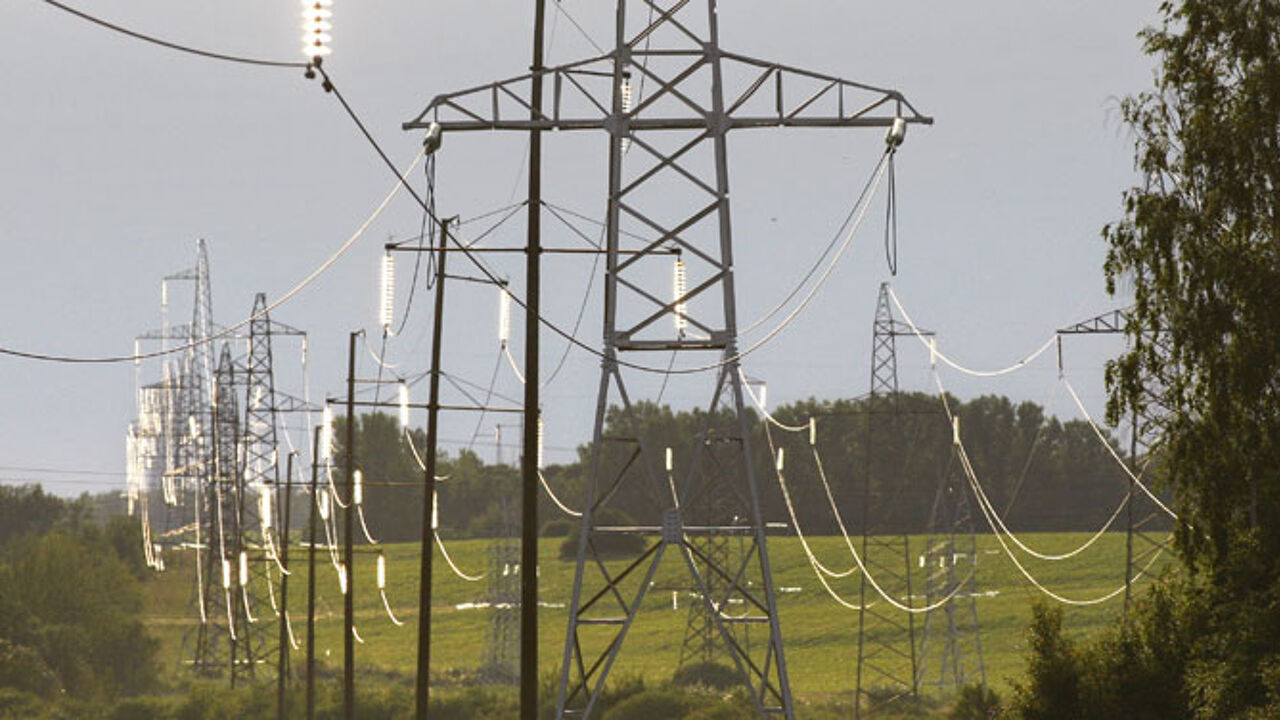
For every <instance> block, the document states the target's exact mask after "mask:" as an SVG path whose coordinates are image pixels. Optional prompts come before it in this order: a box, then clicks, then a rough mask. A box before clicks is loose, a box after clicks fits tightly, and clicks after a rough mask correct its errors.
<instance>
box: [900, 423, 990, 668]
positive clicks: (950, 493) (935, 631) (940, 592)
mask: <svg viewBox="0 0 1280 720" xmlns="http://www.w3.org/2000/svg"><path fill="white" fill-rule="evenodd" d="M959 437H960V424H959V418H958V417H957V418H956V420H955V422H954V424H953V426H952V448H951V456H950V457H949V458H948V460H947V467H946V469H945V471H944V472H943V474H942V479H941V482H940V484H939V486H938V493H937V495H936V496H935V498H934V501H933V509H932V510H931V512H930V515H929V533H928V535H927V536H926V539H925V542H926V547H925V553H924V555H922V556H921V558H920V565H921V566H922V568H923V570H924V574H925V602H926V603H927V604H929V605H932V604H934V603H936V602H938V601H940V600H942V599H943V598H949V599H948V600H947V601H946V602H945V603H943V604H942V605H941V606H939V607H938V608H936V609H934V610H931V611H930V612H928V613H926V614H925V616H924V636H923V638H922V640H921V642H920V652H919V654H918V655H919V665H918V668H917V674H916V684H917V685H932V686H934V687H936V688H939V689H942V688H947V687H949V688H953V689H959V688H961V687H963V686H965V685H968V684H971V683H974V682H978V683H980V684H982V685H984V686H985V685H986V684H987V673H986V668H985V666H984V664H983V660H982V628H981V626H980V625H979V624H978V541H977V538H976V536H975V535H974V521H973V507H972V505H970V503H969V497H970V494H971V493H970V489H969V482H968V477H967V476H966V475H965V473H964V469H963V468H962V467H961V464H960V463H961V461H960V457H959V452H958V450H959V448H958V446H959V443H960V440H959Z"/></svg>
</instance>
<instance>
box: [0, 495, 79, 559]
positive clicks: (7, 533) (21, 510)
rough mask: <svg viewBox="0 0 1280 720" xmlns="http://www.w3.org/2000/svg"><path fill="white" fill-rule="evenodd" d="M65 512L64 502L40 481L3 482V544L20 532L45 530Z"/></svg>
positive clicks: (0, 530)
mask: <svg viewBox="0 0 1280 720" xmlns="http://www.w3.org/2000/svg"><path fill="white" fill-rule="evenodd" d="M65 512H66V505H65V503H63V502H62V500H60V499H58V498H57V497H55V496H53V495H50V494H48V493H46V492H45V491H44V489H43V488H41V487H40V486H39V485H17V486H8V485H2V486H0V546H3V545H5V544H7V543H8V542H9V541H10V540H12V539H13V538H16V537H18V536H20V535H25V534H27V533H42V532H45V531H46V530H48V529H49V528H51V527H53V525H54V524H55V523H57V522H58V521H59V520H61V519H62V517H63V515H64V514H65Z"/></svg>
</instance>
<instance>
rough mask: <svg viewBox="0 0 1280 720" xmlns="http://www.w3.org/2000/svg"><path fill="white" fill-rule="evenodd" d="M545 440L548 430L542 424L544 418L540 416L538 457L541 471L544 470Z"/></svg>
mask: <svg viewBox="0 0 1280 720" xmlns="http://www.w3.org/2000/svg"><path fill="white" fill-rule="evenodd" d="M545 440H546V428H545V426H544V425H543V424H542V416H541V415H539V416H538V454H537V456H536V458H537V461H538V469H539V470H541V469H542V468H543V455H542V448H543V442H544V441H545Z"/></svg>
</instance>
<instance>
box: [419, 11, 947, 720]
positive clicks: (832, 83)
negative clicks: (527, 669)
mask: <svg viewBox="0 0 1280 720" xmlns="http://www.w3.org/2000/svg"><path fill="white" fill-rule="evenodd" d="M717 5H718V3H717V1H716V0H701V1H700V2H690V0H641V1H629V0H617V3H616V11H615V25H614V43H613V50H612V51H610V52H608V53H605V54H603V55H601V56H599V57H595V58H590V59H587V60H583V61H579V62H573V63H569V64H566V65H561V66H558V67H554V68H547V69H545V70H538V71H536V72H537V76H538V77H539V78H541V79H542V80H543V81H545V82H547V83H549V87H550V88H551V90H552V100H551V102H550V107H549V108H548V109H546V110H545V111H542V112H538V111H537V110H535V103H534V102H533V101H531V100H526V98H530V97H531V90H532V82H531V81H532V78H533V77H534V75H532V74H527V75H523V76H520V77H516V78H513V79H510V80H505V81H500V82H497V83H491V84H488V85H484V86H480V87H477V88H472V89H470V90H464V91H462V92H458V93H453V94H448V95H442V96H438V97H436V98H435V99H434V100H433V101H432V102H431V103H430V105H428V107H427V109H426V110H425V111H423V113H422V114H420V115H419V116H418V118H417V119H415V120H414V121H412V122H410V123H406V125H405V127H406V128H427V127H428V126H429V125H430V124H431V123H432V122H433V121H434V122H437V123H438V124H439V126H440V127H441V128H442V129H443V131H444V133H445V134H446V135H447V134H448V133H450V132H453V131H460V130H531V129H545V130H603V131H605V132H606V133H608V136H609V145H608V147H609V162H608V190H607V208H606V267H607V273H606V280H605V297H604V327H603V350H602V353H601V356H602V360H601V375H600V383H599V390H598V395H597V403H596V417H595V426H594V431H593V435H592V450H591V457H590V460H589V464H588V472H589V475H588V479H587V484H586V485H587V488H586V497H585V505H584V508H583V517H582V532H581V536H580V542H579V548H578V553H577V569H576V571H575V576H574V585H573V594H572V597H571V599H570V603H569V623H568V628H567V632H566V637H565V644H564V662H563V665H562V666H561V677H560V690H559V697H558V698H557V713H556V714H557V717H561V718H563V717H595V716H596V714H597V713H596V707H597V706H596V702H597V700H598V699H599V697H600V694H601V693H602V692H603V690H604V687H605V682H606V680H607V678H608V675H609V672H610V671H611V670H612V669H613V666H614V664H615V661H616V660H617V658H618V656H619V653H620V652H621V650H622V648H623V647H624V646H625V640H626V636H627V633H628V632H629V631H630V629H631V627H632V624H633V623H634V621H635V620H636V618H637V615H638V614H639V612H640V609H641V606H642V605H643V603H644V601H645V597H646V594H647V592H648V590H649V589H650V582H651V581H652V578H653V577H654V575H655V573H656V571H657V568H658V565H659V563H660V561H661V560H662V558H663V557H664V556H665V555H666V554H667V552H668V551H670V552H672V553H674V554H676V556H677V558H678V562H680V563H681V564H683V565H684V566H685V567H686V568H687V570H688V571H689V573H690V576H691V577H692V579H693V585H694V586H695V587H697V588H698V590H699V593H700V594H701V597H702V602H704V603H706V604H707V607H708V610H709V612H710V614H711V617H712V618H713V619H714V622H715V625H716V630H717V633H718V635H719V637H720V639H721V641H722V642H723V643H724V646H725V647H726V650H727V652H728V654H729V656H730V657H731V658H732V660H733V663H734V666H735V667H736V668H737V670H738V672H739V673H740V675H741V677H742V680H743V683H744V684H745V685H747V686H748V687H749V689H750V691H751V697H752V699H753V701H754V703H755V707H756V710H757V711H758V713H759V714H760V715H761V716H762V717H764V716H771V715H780V716H784V717H786V718H794V716H795V714H794V709H793V704H792V697H791V689H790V682H789V680H788V677H787V664H786V657H785V654H784V652H783V645H782V631H781V627H780V625H779V622H778V614H777V605H776V598H775V593H774V586H773V576H772V571H771V568H770V565H769V554H768V550H767V547H766V542H765V527H764V519H763V517H762V516H761V510H760V500H759V492H760V491H759V484H758V478H757V474H756V473H757V471H756V468H755V467H754V465H753V462H752V453H751V447H750V422H751V420H750V416H749V414H748V413H747V412H746V411H745V408H744V402H743V399H744V398H743V388H742V378H741V374H740V372H739V354H738V353H739V348H738V324H737V316H736V312H737V304H736V301H735V297H734V274H733V235H732V225H731V222H730V208H729V169H728V149H727V144H726V140H727V136H728V133H729V131H730V130H731V129H739V128H765V127H827V128H835V127H892V126H894V125H895V124H898V125H901V124H903V123H909V122H910V123H927V122H930V120H929V118H926V117H924V116H922V115H920V114H919V113H917V112H916V111H915V109H914V108H912V106H911V105H910V104H909V103H908V102H907V101H906V99H905V98H904V97H903V96H902V95H901V94H900V93H898V92H896V91H893V90H885V89H880V88H874V87H870V86H866V85H861V84H858V83H853V82H849V81H845V80H841V79H839V78H835V77H831V76H827V75H821V74H817V73H811V72H808V71H803V70H798V69H795V68H790V67H786V66H783V65H779V64H777V63H773V62H766V61H761V60H757V59H754V58H750V57H746V56H743V55H738V54H735V53H730V52H726V51H724V50H722V49H721V48H720V40H719V26H718V17H717V11H718V8H717ZM633 78H634V79H636V80H639V79H641V78H643V80H644V82H645V83H646V84H647V85H648V87H649V88H651V93H650V94H649V95H647V96H645V97H635V96H634V94H633ZM633 101H634V102H633ZM531 112H532V113H533V117H532V118H531V117H530V113H531ZM624 153H625V154H626V160H625V162H624ZM672 247H674V248H678V249H679V250H680V252H681V254H682V257H683V260H684V262H685V263H686V273H687V277H688V284H687V290H686V291H685V292H683V294H681V295H680V296H679V297H675V298H671V295H670V292H669V289H670V287H671V275H670V272H669V268H670V264H669V263H670V257H669V254H670V249H671V248H672ZM665 298H669V299H665ZM673 319H674V321H675V322H674V323H672V320H673ZM673 324H674V325H675V326H676V327H675V329H674V330H673V328H672V325H673ZM653 351H671V352H674V353H677V354H679V355H683V356H685V357H689V356H693V357H694V358H700V359H701V362H704V363H706V364H707V365H708V367H709V369H711V370H712V371H713V373H714V378H715V379H714V381H712V382H711V383H709V385H710V387H709V390H710V392H709V402H708V403H707V405H706V406H705V407H706V409H707V411H706V414H705V415H704V417H705V424H704V427H703V429H702V431H700V432H699V433H698V434H697V435H696V436H695V437H693V438H690V439H689V443H688V446H687V447H683V448H679V449H677V452H676V455H677V459H678V460H679V461H680V462H679V463H678V467H679V472H677V471H675V470H672V469H666V470H664V468H670V467H672V463H670V462H669V461H668V460H667V459H666V458H665V457H664V454H665V450H666V449H665V448H662V447H652V446H651V445H650V443H649V442H648V441H646V439H645V438H644V437H642V436H641V434H640V432H639V426H638V422H637V421H638V416H637V413H636V405H635V403H634V401H633V398H632V396H631V394H630V393H629V392H628V382H627V378H629V377H633V376H635V375H636V373H637V372H638V371H637V370H636V369H635V367H634V366H635V365H645V364H656V363H654V362H652V361H650V362H649V363H646V361H645V358H644V353H646V352H653ZM623 356H627V357H628V358H629V359H627V360H624V359H623ZM708 488H716V490H715V492H726V493H727V495H728V496H729V497H730V498H731V499H732V500H733V502H732V503H730V505H731V506H732V509H728V508H726V509H725V510H723V511H719V510H717V513H721V514H719V515H718V516H714V517H701V518H697V517H696V516H694V517H691V516H690V515H691V512H690V511H696V509H697V508H699V507H704V506H705V505H704V504H703V503H701V501H700V499H701V498H702V496H704V495H705V494H706V493H707V492H711V491H710V490H708ZM722 489H724V490H722ZM622 507H625V508H626V510H627V512H628V514H630V515H632V516H634V519H635V522H634V524H631V523H619V522H617V521H616V520H615V519H612V518H617V517H618V515H616V514H612V513H611V512H610V511H611V510H617V509H619V508H622ZM712 507H714V505H712ZM735 517H736V518H739V519H740V521H741V522H740V524H739V523H736V522H734V518H735ZM709 532H716V533H734V534H739V535H741V536H742V537H744V539H745V540H746V547H745V550H744V554H743V556H742V557H741V558H740V559H739V562H737V563H736V564H735V565H733V566H730V567H722V566H720V565H719V564H718V563H716V562H715V561H714V559H712V558H710V557H708V556H707V554H706V553H704V552H702V551H701V550H700V549H699V548H698V545H697V544H696V543H693V542H690V541H689V539H690V538H691V537H693V536H697V535H701V534H706V533H709ZM634 535H640V536H642V538H643V542H642V543H641V545H640V547H639V548H634V549H633V550H627V549H628V548H633V547H634V546H632V545H631V544H630V543H628V542H624V541H620V540H619V536H634ZM712 576H714V577H717V578H720V579H721V580H723V581H724V585H725V588H724V590H722V591H721V594H724V593H725V592H727V593H732V594H734V595H735V596H738V597H741V598H742V599H743V600H744V605H743V606H742V607H743V609H744V610H745V611H744V612H740V613H738V612H735V613H734V614H732V615H730V614H726V613H724V612H721V611H720V610H719V609H718V605H717V600H716V598H715V596H714V595H713V593H712V592H711V590H710V588H709V587H708V581H707V578H708V577H712ZM752 625H755V626H757V627H759V628H760V632H761V633H762V634H763V635H764V636H765V637H766V638H767V640H766V639H762V640H761V641H759V642H753V643H752V644H751V646H750V648H748V647H747V646H746V645H745V644H744V641H743V634H744V633H743V630H744V629H745V628H746V627H749V626H752Z"/></svg>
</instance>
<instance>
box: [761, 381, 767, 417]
mask: <svg viewBox="0 0 1280 720" xmlns="http://www.w3.org/2000/svg"><path fill="white" fill-rule="evenodd" d="M760 409H761V410H765V411H768V409H769V386H768V385H766V384H765V383H760Z"/></svg>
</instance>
